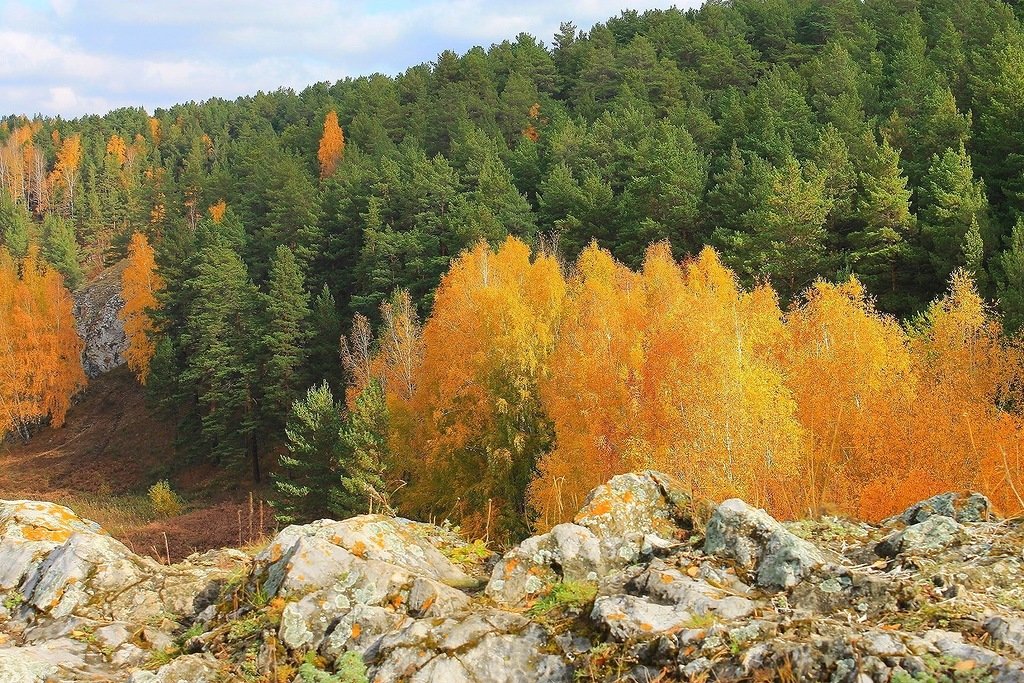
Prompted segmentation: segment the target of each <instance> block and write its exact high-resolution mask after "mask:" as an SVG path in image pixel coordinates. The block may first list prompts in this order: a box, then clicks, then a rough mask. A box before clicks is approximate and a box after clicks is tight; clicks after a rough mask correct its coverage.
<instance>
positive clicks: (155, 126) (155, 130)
mask: <svg viewBox="0 0 1024 683" xmlns="http://www.w3.org/2000/svg"><path fill="white" fill-rule="evenodd" d="M149 138H150V139H151V140H152V141H153V146H154V147H159V146H160V119H158V118H156V117H155V116H150V117H149Z"/></svg>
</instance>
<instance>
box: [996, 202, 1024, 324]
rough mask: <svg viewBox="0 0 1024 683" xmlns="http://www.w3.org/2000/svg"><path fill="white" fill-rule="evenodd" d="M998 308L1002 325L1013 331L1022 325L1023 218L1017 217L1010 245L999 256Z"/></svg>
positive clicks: (1023, 288)
mask: <svg viewBox="0 0 1024 683" xmlns="http://www.w3.org/2000/svg"><path fill="white" fill-rule="evenodd" d="M999 262H1000V266H1001V269H1002V279H1001V280H1000V282H999V309H1000V310H1001V311H1002V312H1003V327H1004V328H1005V329H1006V331H1007V332H1010V333H1015V332H1017V331H1018V330H1020V329H1021V327H1022V326H1024V219H1022V218H1018V219H1017V222H1016V224H1014V226H1013V232H1012V233H1011V235H1010V246H1009V248H1008V249H1007V250H1006V251H1004V252H1003V253H1002V254H1001V255H1000V256H999Z"/></svg>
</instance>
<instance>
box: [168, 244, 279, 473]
mask: <svg viewBox="0 0 1024 683" xmlns="http://www.w3.org/2000/svg"><path fill="white" fill-rule="evenodd" d="M209 239H210V241H209V243H207V244H205V245H204V246H203V247H202V248H201V249H200V250H199V252H198V253H197V254H196V263H197V266H196V269H195V276H194V278H193V280H192V282H191V283H189V287H190V296H189V301H188V311H187V314H186V319H185V330H184V331H183V334H182V338H181V341H180V343H181V345H182V347H183V348H184V349H186V350H187V351H186V353H187V356H186V367H185V369H184V370H183V372H182V378H181V382H182V383H183V384H185V386H188V387H191V388H192V389H191V391H192V392H193V393H194V395H195V398H196V403H197V409H198V416H199V419H200V425H201V429H202V436H203V441H204V442H205V445H206V446H207V447H208V449H209V452H210V453H211V455H212V456H213V458H214V459H215V460H219V461H221V462H225V463H229V464H230V463H238V462H240V461H241V460H242V458H243V457H244V456H245V454H246V453H248V456H249V459H250V461H251V464H252V471H253V479H254V480H255V481H260V478H261V474H260V463H259V442H258V438H257V437H258V434H257V426H258V415H257V411H256V398H257V395H256V391H255V389H256V379H257V376H256V370H257V368H256V356H257V354H256V349H255V348H254V347H255V346H256V344H255V340H256V339H258V336H257V332H256V329H255V328H256V325H255V317H256V311H255V309H256V305H257V302H258V300H259V299H258V295H259V292H258V291H257V290H256V288H255V286H254V285H253V284H252V281H251V280H250V279H249V273H248V271H247V269H246V267H245V264H244V263H243V262H242V259H241V258H240V257H239V256H238V254H237V253H235V251H234V250H232V249H231V247H230V246H229V245H228V244H227V242H226V241H225V240H224V239H223V238H222V237H220V236H219V235H217V234H213V235H211V236H210V238H209ZM197 445H198V444H197Z"/></svg>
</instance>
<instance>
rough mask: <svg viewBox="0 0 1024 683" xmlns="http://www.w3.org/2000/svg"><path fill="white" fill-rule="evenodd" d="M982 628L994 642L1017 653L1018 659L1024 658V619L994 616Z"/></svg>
mask: <svg viewBox="0 0 1024 683" xmlns="http://www.w3.org/2000/svg"><path fill="white" fill-rule="evenodd" d="M982 627H983V628H984V629H985V630H986V631H987V632H988V634H989V635H990V636H992V639H993V640H995V641H996V642H998V643H1000V644H1002V645H1004V646H1006V647H1008V648H1010V649H1011V650H1013V651H1014V652H1016V653H1017V656H1018V657H1024V619H1021V618H1012V617H1009V618H1008V617H1001V616H992V617H989V618H987V619H986V620H985V622H984V623H983V624H982Z"/></svg>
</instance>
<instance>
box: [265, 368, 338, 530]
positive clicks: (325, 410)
mask: <svg viewBox="0 0 1024 683" xmlns="http://www.w3.org/2000/svg"><path fill="white" fill-rule="evenodd" d="M342 427H343V423H342V417H341V406H339V405H338V404H337V403H336V402H335V400H334V395H333V394H332V393H331V388H330V387H329V386H327V383H326V382H323V383H321V384H319V385H316V386H314V387H310V389H309V391H308V392H306V396H305V398H303V399H301V400H296V401H295V403H294V404H293V405H292V410H291V415H290V417H289V418H288V426H287V429H286V430H285V437H286V441H285V445H286V446H287V453H283V454H282V455H281V456H280V457H279V458H278V467H277V472H276V473H275V475H274V490H275V497H274V508H275V509H276V510H277V519H278V521H279V522H281V523H282V524H295V523H303V522H309V521H312V520H314V519H317V518H320V517H324V516H326V515H327V514H328V513H329V512H330V507H331V505H330V496H329V494H330V490H331V488H332V485H333V484H334V482H335V478H334V477H335V472H336V470H337V465H338V463H339V462H340V461H341V458H342V455H343V446H342Z"/></svg>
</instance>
